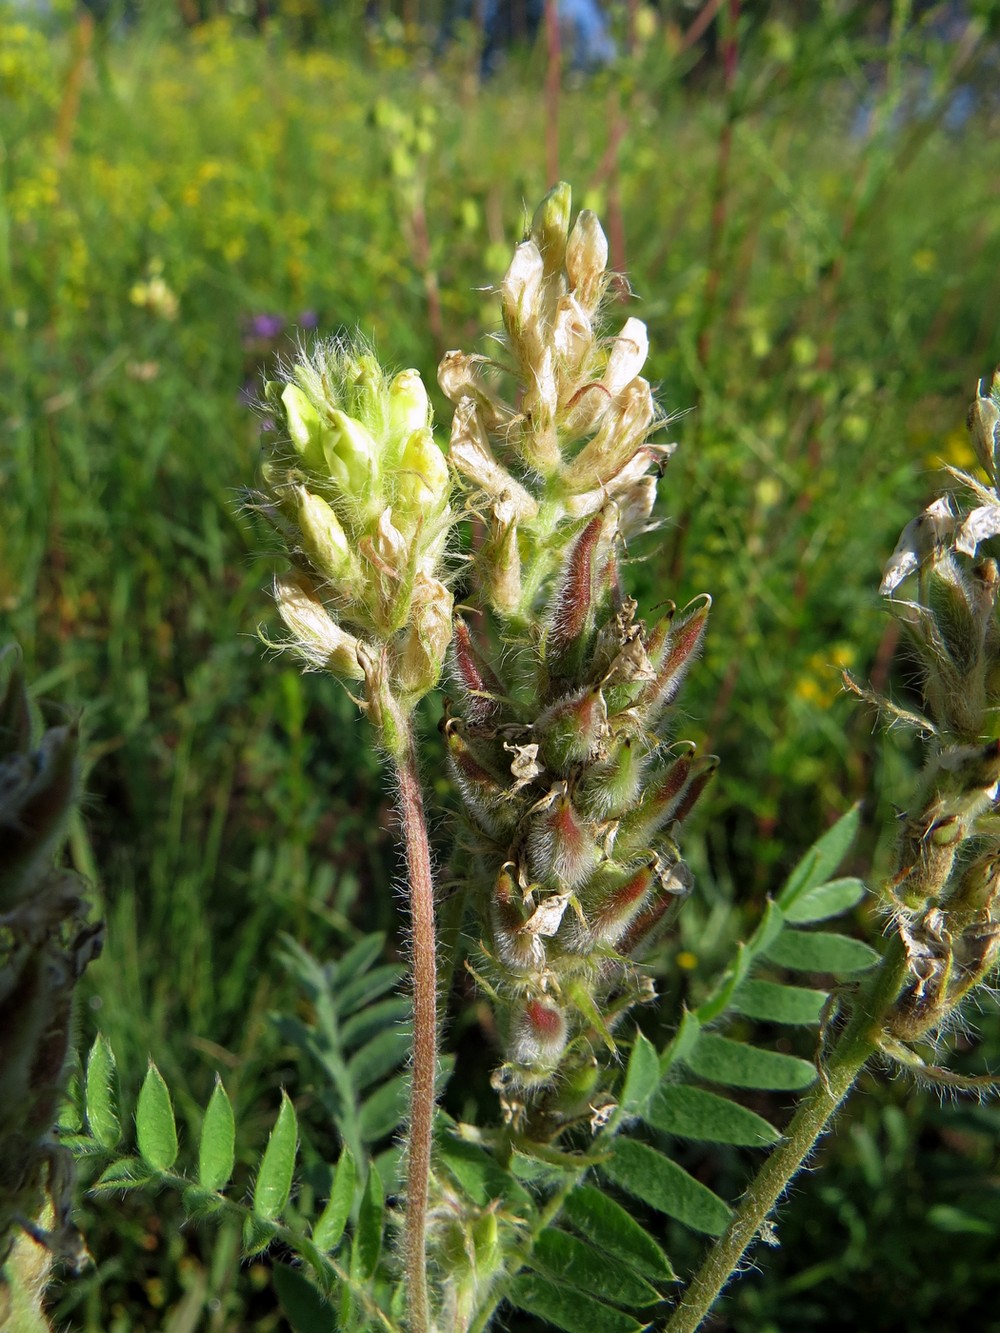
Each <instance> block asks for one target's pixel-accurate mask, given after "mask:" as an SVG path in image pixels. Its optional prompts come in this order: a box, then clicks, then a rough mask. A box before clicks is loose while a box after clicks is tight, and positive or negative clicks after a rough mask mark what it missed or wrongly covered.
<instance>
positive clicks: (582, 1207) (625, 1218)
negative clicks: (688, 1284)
mask: <svg viewBox="0 0 1000 1333" xmlns="http://www.w3.org/2000/svg"><path fill="white" fill-rule="evenodd" d="M562 1218H563V1219H564V1220H565V1221H567V1222H568V1223H569V1225H570V1226H571V1227H572V1228H573V1229H574V1231H578V1232H579V1233H580V1235H581V1236H585V1237H586V1238H587V1240H589V1241H593V1243H594V1244H595V1245H596V1246H597V1248H598V1249H599V1250H603V1251H605V1252H606V1253H608V1254H611V1255H614V1257H615V1258H616V1259H624V1260H625V1262H626V1263H628V1264H631V1265H632V1267H633V1268H634V1269H635V1270H636V1271H637V1272H639V1273H642V1274H644V1275H645V1276H646V1277H649V1278H654V1279H657V1280H658V1281H661V1282H676V1281H677V1275H676V1274H675V1273H674V1270H673V1268H672V1267H671V1266H670V1260H669V1259H668V1258H667V1256H666V1255H665V1254H664V1253H663V1251H662V1250H661V1249H660V1247H659V1245H658V1244H657V1243H656V1241H655V1240H654V1239H653V1237H652V1236H650V1235H649V1233H648V1232H646V1231H644V1230H643V1229H642V1227H641V1226H640V1225H639V1223H638V1222H637V1221H636V1220H635V1218H634V1217H633V1216H632V1214H631V1213H630V1212H628V1211H627V1210H626V1209H625V1208H623V1207H622V1206H621V1204H620V1203H616V1202H615V1200H614V1199H609V1198H608V1196H607V1195H606V1194H605V1193H604V1191H603V1190H599V1189H597V1187H596V1186H594V1185H578V1186H577V1188H576V1189H575V1190H574V1191H573V1193H572V1194H570V1195H569V1196H568V1197H567V1199H566V1202H565V1203H564V1204H563V1211H562Z"/></svg>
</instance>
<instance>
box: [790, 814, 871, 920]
mask: <svg viewBox="0 0 1000 1333" xmlns="http://www.w3.org/2000/svg"><path fill="white" fill-rule="evenodd" d="M860 819H861V807H860V805H854V806H852V807H851V809H850V810H848V812H847V814H846V815H842V816H841V818H840V819H838V820H837V822H836V824H834V825H833V827H832V828H830V829H827V831H826V832H825V833H824V834H823V836H822V837H821V838H819V839H817V841H816V842H814V843H813V845H812V846H811V847H810V848H809V850H808V851H807V852H806V854H805V856H803V858H802V860H801V861H800V862H799V863H798V865H797V866H796V867H795V869H794V870H793V871H792V873H791V874H790V875H789V876H788V879H787V880H786V881H785V885H784V888H783V889H782V890H781V892H780V893H779V894H778V906H779V907H780V908H781V910H782V911H783V912H784V913H786V915H787V914H789V913H791V912H793V911H794V910H795V905H796V903H797V902H798V900H799V899H800V898H802V897H803V896H804V895H805V894H807V893H808V892H809V891H810V890H811V889H815V888H816V887H817V886H818V885H820V884H825V883H826V882H827V880H828V879H829V878H830V876H831V875H832V874H833V873H834V871H835V870H836V869H837V867H838V866H839V865H840V863H841V861H843V859H844V857H845V856H846V855H847V853H848V852H849V851H850V850H851V846H852V844H853V842H854V839H855V838H856V837H857V833H858V824H859V822H860Z"/></svg>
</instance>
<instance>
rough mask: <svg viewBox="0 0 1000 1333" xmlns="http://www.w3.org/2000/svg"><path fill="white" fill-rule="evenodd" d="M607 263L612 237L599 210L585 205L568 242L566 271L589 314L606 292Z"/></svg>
mask: <svg viewBox="0 0 1000 1333" xmlns="http://www.w3.org/2000/svg"><path fill="white" fill-rule="evenodd" d="M607 266H608V238H607V237H606V236H605V234H604V231H603V229H602V227H601V224H600V222H599V221H598V219H597V214H596V213H592V212H591V211H590V209H589V208H584V209H581V211H580V214H579V216H578V217H577V219H576V222H575V224H574V226H573V230H572V231H571V232H570V234H569V240H568V241H567V243H566V273H567V276H568V277H569V284H570V288H571V289H572V291H573V294H574V296H575V297H576V299H577V300H578V301H579V302H580V305H581V306H582V307H583V309H584V310H585V311H587V313H588V314H592V313H593V312H594V311H595V310H596V309H597V306H598V304H599V303H600V299H601V297H602V295H603V294H604V285H605V281H606V278H605V269H606V268H607Z"/></svg>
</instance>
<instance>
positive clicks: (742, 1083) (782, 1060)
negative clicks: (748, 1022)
mask: <svg viewBox="0 0 1000 1333" xmlns="http://www.w3.org/2000/svg"><path fill="white" fill-rule="evenodd" d="M686 1063H687V1067H688V1068H689V1069H690V1070H691V1072H692V1073H694V1074H697V1075H699V1077H701V1078H704V1079H707V1080H708V1082H709V1083H723V1084H725V1085H726V1086H727V1087H731V1088H768V1089H774V1090H776V1091H788V1092H795V1091H798V1090H799V1089H801V1088H808V1087H809V1085H810V1084H811V1083H812V1082H814V1080H815V1078H816V1070H815V1068H814V1067H813V1066H812V1065H811V1064H810V1063H809V1061H808V1060H800V1059H799V1058H798V1057H797V1056H794V1055H783V1054H782V1053H781V1052H780V1051H762V1050H759V1049H758V1048H757V1047H756V1046H747V1045H746V1044H744V1043H743V1042H741V1041H733V1040H732V1039H731V1038H730V1037H718V1036H716V1035H715V1034H714V1033H708V1034H706V1035H703V1036H702V1037H701V1039H700V1040H699V1042H698V1043H697V1045H696V1046H695V1048H694V1050H693V1051H691V1053H690V1054H689V1055H688V1057H687V1060H686Z"/></svg>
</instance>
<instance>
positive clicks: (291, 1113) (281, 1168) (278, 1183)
mask: <svg viewBox="0 0 1000 1333" xmlns="http://www.w3.org/2000/svg"><path fill="white" fill-rule="evenodd" d="M298 1135H299V1127H298V1122H297V1120H296V1118H295V1107H294V1106H293V1105H292V1103H291V1100H290V1099H289V1096H288V1093H287V1092H282V1094H281V1109H280V1110H279V1112H278V1118H277V1120H276V1121H275V1122H274V1128H273V1129H272V1130H271V1136H270V1138H269V1139H268V1141H267V1147H266V1148H265V1149H264V1156H263V1157H262V1158H261V1162H260V1170H259V1171H258V1172H257V1183H256V1184H255V1185H254V1190H253V1211H254V1216H255V1217H256V1218H258V1220H260V1221H262V1222H274V1221H276V1220H277V1218H278V1217H280V1216H281V1212H282V1210H283V1209H284V1207H285V1204H286V1203H287V1202H288V1196H289V1194H291V1192H292V1173H293V1171H294V1170H295V1153H296V1150H297V1148H298Z"/></svg>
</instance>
